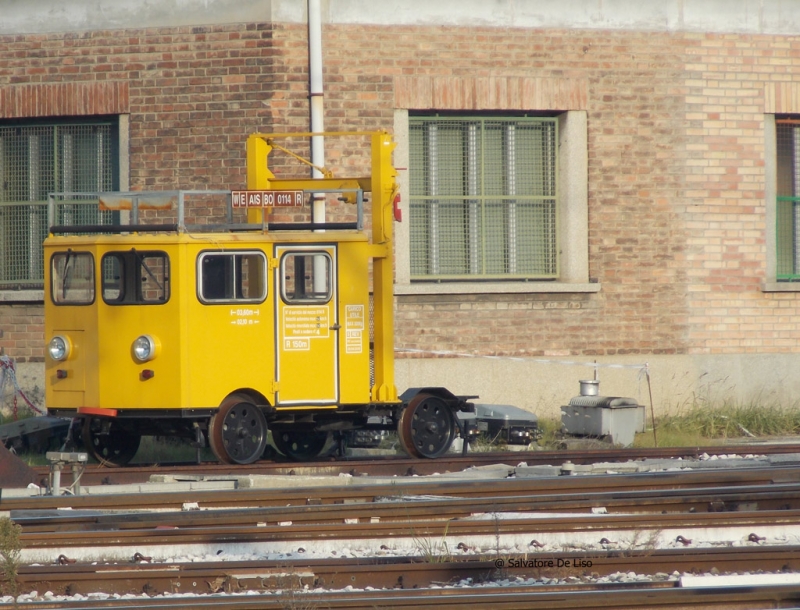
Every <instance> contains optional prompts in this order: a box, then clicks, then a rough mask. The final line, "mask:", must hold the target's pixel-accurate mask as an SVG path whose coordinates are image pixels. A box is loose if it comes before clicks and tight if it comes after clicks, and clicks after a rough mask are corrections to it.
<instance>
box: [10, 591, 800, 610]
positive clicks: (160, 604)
mask: <svg viewBox="0 0 800 610" xmlns="http://www.w3.org/2000/svg"><path fill="white" fill-rule="evenodd" d="M24 606H25V608H31V609H32V610H33V609H35V610H45V609H50V608H65V609H70V610H78V609H85V610H94V609H96V608H115V609H117V610H134V609H135V610H139V609H143V608H144V609H148V610H167V609H168V610H175V608H212V609H214V610H250V609H259V610H261V609H269V608H281V609H283V610H285V609H286V608H299V607H316V608H328V609H331V610H344V609H352V610H362V609H363V610H375V609H376V608H414V609H415V610H439V609H441V608H453V607H465V606H468V607H470V608H473V609H475V610H495V609H496V610H522V609H525V610H528V609H529V608H549V609H554V610H578V609H581V610H582V609H585V608H602V609H604V610H629V609H636V610H663V609H669V608H673V609H677V608H681V609H689V608H704V609H717V608H718V609H721V610H722V609H724V610H750V609H756V608H757V609H759V610H760V609H763V608H765V607H781V608H788V607H794V608H796V607H799V606H800V591H798V589H797V587H793V586H772V587H758V588H754V587H725V588H720V589H712V590H708V589H695V588H647V589H642V588H634V589H624V588H620V587H608V588H599V587H594V588H593V590H582V591H580V590H579V591H563V592H560V591H556V592H553V591H541V590H539V589H538V588H537V587H535V586H534V587H531V586H515V587H487V588H480V589H475V588H468V589H455V588H442V589H416V590H410V591H409V590H388V591H386V590H380V591H375V590H371V591H335V592H325V593H309V594H304V593H299V592H297V593H290V594H286V593H284V594H282V595H270V594H259V595H241V596H224V597H223V596H220V597H217V596H193V597H188V598H180V597H156V598H143V597H136V598H133V599H117V600H98V601H92V600H90V601H86V600H81V601H78V602H63V601H57V602H27V603H25V604H24ZM9 607H10V606H9Z"/></svg>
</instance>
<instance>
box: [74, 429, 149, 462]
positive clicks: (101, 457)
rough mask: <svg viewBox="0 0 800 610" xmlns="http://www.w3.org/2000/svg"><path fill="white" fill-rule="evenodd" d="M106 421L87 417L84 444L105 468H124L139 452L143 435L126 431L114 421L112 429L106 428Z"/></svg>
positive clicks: (83, 433)
mask: <svg viewBox="0 0 800 610" xmlns="http://www.w3.org/2000/svg"><path fill="white" fill-rule="evenodd" d="M106 421H107V420H103V419H102V418H100V417H87V418H86V419H85V420H84V422H83V430H82V433H81V436H82V437H83V444H84V445H85V446H86V449H87V450H88V451H89V453H91V454H92V455H93V456H94V458H95V459H96V460H97V461H98V462H100V463H101V464H102V465H103V466H124V465H125V464H127V463H128V462H130V461H131V460H132V459H133V456H134V455H136V452H137V451H138V450H139V443H140V442H141V440H142V435H141V434H139V433H138V432H133V431H131V430H126V429H125V428H123V427H122V426H120V424H119V423H117V422H116V421H113V420H112V421H111V423H110V427H108V428H105V426H104V424H105V423H106Z"/></svg>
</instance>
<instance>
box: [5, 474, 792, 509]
mask: <svg viewBox="0 0 800 610" xmlns="http://www.w3.org/2000/svg"><path fill="white" fill-rule="evenodd" d="M799 479H800V468H798V467H796V466H776V467H770V468H759V467H745V468H741V469H710V470H698V471H680V472H672V471H670V472H648V473H629V474H625V475H603V474H597V475H591V476H564V477H531V478H525V477H518V478H513V479H480V484H476V483H475V481H474V480H453V479H447V478H438V477H431V478H428V479H417V478H413V479H398V480H396V481H395V480H392V481H391V482H389V483H363V484H359V482H358V479H357V478H354V479H352V480H351V481H348V482H349V483H350V482H352V484H348V485H341V486H336V485H333V486H327V487H323V486H307V487H295V488H286V487H285V488H278V489H276V486H278V485H280V483H279V482H273V481H265V482H264V483H263V484H264V485H268V484H269V487H263V488H237V489H235V492H234V489H233V488H234V482H231V488H230V489H227V490H220V489H217V490H207V489H205V490H204V489H197V488H195V489H187V490H184V491H164V492H156V491H148V493H147V495H146V498H147V501H146V506H147V508H151V509H156V508H158V509H168V508H173V509H174V508H180V507H182V506H183V505H184V504H185V503H187V502H197V503H200V504H201V505H202V506H203V507H204V508H223V507H231V506H234V507H245V506H257V507H266V506H301V505H306V504H324V503H332V504H336V503H352V502H359V501H360V502H371V501H374V500H375V499H376V498H382V497H395V496H398V495H406V496H422V495H428V494H431V491H432V490H433V491H434V493H436V494H437V495H441V496H460V497H470V498H479V497H494V496H497V495H500V494H501V493H502V494H505V495H512V494H515V493H516V494H517V495H530V496H540V495H547V494H559V495H563V494H566V493H577V492H578V491H590V490H614V489H616V490H618V491H619V492H624V491H625V490H631V491H632V490H642V491H645V490H658V489H690V488H692V487H698V488H699V487H703V486H709V485H714V486H719V487H721V486H725V485H729V486H736V485H754V484H759V483H760V484H763V485H768V484H773V483H782V482H787V483H788V482H793V481H797V480H799ZM153 485H155V484H153ZM152 489H153V486H152V485H151V486H150V488H149V490H152ZM124 491H125V490H124V489H123V490H121V491H120V493H117V494H107V493H102V494H100V493H98V494H84V495H81V496H30V497H16V498H14V497H12V498H2V497H0V510H7V511H13V510H44V509H56V508H64V507H69V508H72V509H75V510H77V509H97V508H102V509H104V510H123V509H130V508H141V507H142V495H141V494H140V493H124Z"/></svg>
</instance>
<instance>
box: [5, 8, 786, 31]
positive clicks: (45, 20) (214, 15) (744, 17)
mask: <svg viewBox="0 0 800 610" xmlns="http://www.w3.org/2000/svg"><path fill="white" fill-rule="evenodd" d="M306 12H307V11H306V0H203V1H202V2H201V1H199V0H159V1H155V0H37V2H34V3H32V2H29V1H27V0H4V2H3V9H2V11H0V35H4V34H6V35H7V34H26V33H46V32H67V31H83V30H98V29H99V30H105V29H123V28H146V27H175V26H191V25H195V26H199V25H212V24H222V23H242V22H256V23H266V22H276V23H281V22H282V23H305V21H306ZM322 17H323V23H331V24H356V23H357V24H373V25H382V26H387V27H391V26H398V25H402V26H405V25H420V26H426V25H431V26H442V25H444V26H473V27H499V28H576V29H582V28H583V29H606V30H639V31H668V32H681V31H689V32H718V33H728V32H730V33H748V34H782V35H791V36H794V35H796V33H797V32H798V30H800V3H798V2H786V1H785V0H663V1H661V2H641V0H558V1H555V0H550V1H540V2H514V1H512V0H498V1H497V2H486V1H485V0H439V1H438V2H428V1H427V0H404V1H403V2H375V1H374V0H322Z"/></svg>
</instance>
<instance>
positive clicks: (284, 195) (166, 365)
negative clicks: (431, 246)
mask: <svg viewBox="0 0 800 610" xmlns="http://www.w3.org/2000/svg"><path fill="white" fill-rule="evenodd" d="M315 135H324V136H325V137H326V138H334V137H335V138H343V139H345V140H344V141H345V142H346V143H349V145H350V148H349V149H348V150H351V149H353V147H354V146H355V147H356V148H358V149H359V150H362V151H364V159H362V161H363V165H365V166H366V165H368V166H369V167H370V168H371V169H370V171H369V173H368V175H366V176H363V175H362V176H358V177H353V178H335V177H333V174H332V173H331V172H330V171H327V170H325V174H324V177H322V178H317V179H312V178H305V177H304V178H280V179H279V178H276V176H275V174H273V172H272V171H271V169H270V166H269V163H268V161H269V155H270V153H273V154H274V155H277V154H278V152H284V153H288V156H287V157H286V159H288V162H289V163H291V162H294V163H296V162H297V161H298V160H299V161H302V162H303V163H305V164H308V165H311V164H310V163H309V162H308V161H305V160H304V159H302V158H301V157H299V156H298V155H296V154H294V153H292V152H291V151H290V150H289V149H288V148H286V147H284V146H282V145H281V144H280V142H282V143H284V144H288V143H289V142H290V141H291V139H292V138H297V137H300V138H308V137H310V136H315ZM358 138H360V140H358ZM353 142H355V145H354V144H353ZM367 142H368V144H367ZM359 144H360V147H359ZM394 146H395V145H394V143H393V142H392V139H391V136H390V135H389V134H387V133H385V132H374V133H373V132H369V133H363V132H355V133H324V134H310V133H305V134H272V135H267V134H254V135H252V136H250V137H249V138H248V141H247V189H246V190H241V191H194V190H193V191H171V192H158V193H153V192H130V193H54V194H52V195H51V196H50V201H49V205H48V221H49V223H50V235H49V236H48V238H47V239H46V240H45V244H44V256H45V259H44V260H45V292H46V295H45V335H46V340H47V341H48V344H47V350H46V351H47V355H46V401H47V407H48V411H49V412H50V414H52V415H56V416H61V417H71V418H78V419H80V420H81V422H80V425H81V430H82V438H83V442H84V444H85V445H86V447H87V449H88V450H89V451H90V453H91V454H92V455H93V456H94V457H95V458H97V459H98V460H99V461H100V462H102V463H105V464H108V465H123V464H125V463H127V462H128V461H130V460H131V459H132V458H133V456H134V454H135V453H136V451H137V449H138V447H139V443H140V440H141V437H142V436H148V435H151V436H153V435H156V436H178V437H184V438H188V439H190V440H191V441H192V442H193V443H194V444H195V446H197V447H201V446H205V444H206V443H207V444H208V446H210V447H211V449H212V450H213V452H214V454H215V455H216V456H217V457H218V458H219V459H220V460H221V461H223V462H226V463H235V464H249V463H252V462H255V461H256V460H258V459H260V458H261V457H262V455H263V454H264V451H265V448H266V445H267V442H268V432H270V431H271V432H272V439H273V443H274V445H275V446H276V448H277V449H278V450H279V451H280V452H282V453H283V454H284V455H286V456H287V457H289V458H291V459H295V460H304V459H311V458H314V457H316V456H317V455H319V454H320V452H321V451H323V449H324V448H325V447H326V446H330V443H332V442H333V440H334V439H333V438H332V436H333V435H336V436H335V437H334V438H338V439H339V442H340V443H341V442H342V441H341V439H342V438H343V437H344V433H345V432H347V431H351V430H364V429H395V428H396V429H397V432H398V438H399V440H400V444H401V445H402V447H403V448H404V449H405V450H406V452H408V453H409V454H410V455H412V456H416V457H426V458H435V457H438V456H440V455H442V454H443V453H445V452H446V451H447V450H448V449H449V448H450V446H451V444H452V441H453V439H454V438H455V437H456V436H457V435H458V434H459V433H461V434H462V436H464V430H463V424H462V423H460V422H461V421H462V420H461V419H459V418H458V417H457V412H459V411H467V412H468V411H472V410H473V409H474V405H473V404H472V403H470V402H468V399H469V398H470V397H459V396H455V395H453V394H452V393H451V392H449V391H448V390H446V389H444V388H441V387H432V388H413V389H410V390H407V391H406V392H404V393H403V394H402V395H401V396H398V393H397V389H396V387H395V380H394V332H393V323H394V319H393V293H392V272H393V265H392V257H393V251H392V230H393V222H394V220H395V216H396V215H397V213H398V209H397V201H398V187H397V184H396V181H395V179H396V171H395V169H394V167H393V166H392V162H391V154H392V150H393V149H394ZM366 150H368V151H369V152H366ZM349 159H350V157H348V160H349ZM273 169H275V171H277V169H276V168H273ZM318 169H319V168H318ZM367 193H370V194H371V195H370V198H371V210H372V214H371V220H372V228H371V239H370V234H369V233H368V232H367V231H365V230H364V205H365V194H367ZM313 197H317V198H319V197H329V198H330V197H335V198H337V200H338V199H341V200H343V201H347V202H348V203H350V202H352V203H354V204H355V206H356V212H355V214H352V213H351V214H350V216H349V218H350V220H349V221H348V222H325V221H324V220H323V221H321V222H315V219H314V214H313V212H312V210H313V209H314V204H313ZM223 200H224V205H223V204H222V203H223ZM87 202H88V205H87ZM193 202H199V203H193ZM278 207H280V210H278V209H277V208H278ZM153 208H156V209H155V210H153ZM198 210H199V211H198ZM217 210H219V211H221V210H224V211H225V218H224V219H222V220H223V222H220V223H216V224H214V223H213V222H212V220H215V219H213V218H211V214H212V213H213V212H214V211H217ZM276 212H281V213H282V214H283V216H284V217H290V220H291V222H270V218H272V217H273V216H274V215H275V214H276ZM143 216H147V217H148V218H155V219H156V220H158V221H159V222H152V223H149V224H147V223H140V217H143ZM353 216H355V221H354V222H353V221H352V217H353ZM165 219H166V220H169V221H174V222H164V220H165ZM190 219H194V220H202V221H203V222H200V223H196V224H192V223H190V222H188V220H190ZM237 221H238V222H237ZM370 284H371V285H372V291H371V294H370ZM343 448H344V447H343V446H341V447H340V449H341V450H342V451H343Z"/></svg>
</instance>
